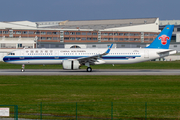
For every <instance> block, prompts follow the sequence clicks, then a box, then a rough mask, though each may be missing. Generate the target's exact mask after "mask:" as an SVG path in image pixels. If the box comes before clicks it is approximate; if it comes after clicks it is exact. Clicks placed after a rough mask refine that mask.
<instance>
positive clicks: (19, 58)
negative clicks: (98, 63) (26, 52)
mask: <svg viewBox="0 0 180 120" xmlns="http://www.w3.org/2000/svg"><path fill="white" fill-rule="evenodd" d="M82 57H88V56H6V57H4V58H3V60H4V61H5V62H8V61H27V60H67V59H78V58H82ZM136 57H141V56H103V57H102V59H104V60H128V59H135V58H136Z"/></svg>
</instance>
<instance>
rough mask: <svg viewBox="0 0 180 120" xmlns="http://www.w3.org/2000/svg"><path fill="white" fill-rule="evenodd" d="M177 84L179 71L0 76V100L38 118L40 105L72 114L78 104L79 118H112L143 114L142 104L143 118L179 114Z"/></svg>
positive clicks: (57, 112)
mask: <svg viewBox="0 0 180 120" xmlns="http://www.w3.org/2000/svg"><path fill="white" fill-rule="evenodd" d="M179 86H180V76H0V91H1V92H0V103H1V105H4V104H5V105H12V104H13V105H18V107H19V117H25V118H40V117H39V116H38V115H37V114H40V109H42V111H41V112H42V113H43V114H45V115H46V114H48V115H56V116H58V115H59V116H75V115H76V109H77V108H78V109H77V110H78V116H79V117H85V118H84V119H87V118H88V117H94V118H111V112H112V111H113V116H114V118H118V119H120V118H124V119H125V118H131V119H132V118H134V117H135V118H139V119H144V116H145V114H146V112H145V107H147V111H148V112H147V118H153V119H165V118H167V119H168V118H169V119H178V118H179V116H180V110H179V107H180V87H179ZM41 102H42V106H41ZM76 102H78V103H76ZM112 102H113V110H112V107H111V106H112ZM146 102H147V106H145V103H146ZM23 113H26V114H23ZM28 113H29V114H28ZM34 114H36V115H37V116H36V117H35V115H34ZM33 115H34V116H33ZM43 118H49V119H50V118H52V119H55V118H54V117H52V116H43ZM94 118H90V119H94ZM56 119H57V118H56ZM59 119H70V118H62V117H59ZM73 119H74V118H73ZM81 119H83V118H81Z"/></svg>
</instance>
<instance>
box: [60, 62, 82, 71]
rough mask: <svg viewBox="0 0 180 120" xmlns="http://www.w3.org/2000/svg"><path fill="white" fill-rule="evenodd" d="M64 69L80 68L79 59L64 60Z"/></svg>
mask: <svg viewBox="0 0 180 120" xmlns="http://www.w3.org/2000/svg"><path fill="white" fill-rule="evenodd" d="M62 65H63V69H66V70H77V69H79V66H80V64H79V61H77V60H64V61H63V63H62Z"/></svg>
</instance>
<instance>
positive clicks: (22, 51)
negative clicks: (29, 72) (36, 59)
mask: <svg viewBox="0 0 180 120" xmlns="http://www.w3.org/2000/svg"><path fill="white" fill-rule="evenodd" d="M20 52H21V53H20V54H21V55H20V59H24V50H21V51H20Z"/></svg>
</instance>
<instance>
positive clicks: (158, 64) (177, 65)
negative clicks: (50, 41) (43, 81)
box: [0, 61, 180, 69]
mask: <svg viewBox="0 0 180 120" xmlns="http://www.w3.org/2000/svg"><path fill="white" fill-rule="evenodd" d="M91 67H92V69H180V61H147V62H142V63H136V64H123V65H122V64H121V65H116V64H115V65H114V66H112V65H92V66H91ZM25 68H26V69H62V65H26V66H25ZM0 69H21V65H15V64H8V63H4V62H0ZM81 69H86V66H82V67H81Z"/></svg>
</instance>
